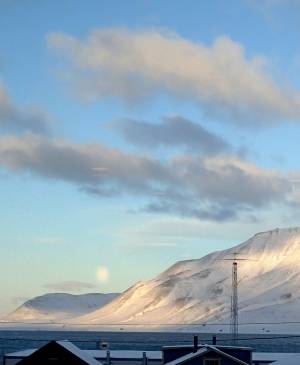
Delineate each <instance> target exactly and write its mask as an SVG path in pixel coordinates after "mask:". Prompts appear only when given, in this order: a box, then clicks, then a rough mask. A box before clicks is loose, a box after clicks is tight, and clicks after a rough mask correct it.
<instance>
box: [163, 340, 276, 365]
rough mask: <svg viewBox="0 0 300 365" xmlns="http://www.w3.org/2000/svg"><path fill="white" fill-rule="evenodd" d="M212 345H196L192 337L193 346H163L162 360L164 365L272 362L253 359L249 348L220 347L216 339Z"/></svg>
mask: <svg viewBox="0 0 300 365" xmlns="http://www.w3.org/2000/svg"><path fill="white" fill-rule="evenodd" d="M212 342H213V344H212V345H203V344H200V345H199V344H198V337H197V336H194V344H193V345H179V346H164V347H163V348H162V360H163V364H164V365H236V364H240V365H263V364H264V365H266V364H270V363H273V362H274V360H268V359H266V358H265V359H263V360H260V359H259V358H256V359H255V360H254V359H253V356H252V354H253V350H252V348H251V347H242V346H220V345H217V340H216V337H215V336H214V337H213V341H212Z"/></svg>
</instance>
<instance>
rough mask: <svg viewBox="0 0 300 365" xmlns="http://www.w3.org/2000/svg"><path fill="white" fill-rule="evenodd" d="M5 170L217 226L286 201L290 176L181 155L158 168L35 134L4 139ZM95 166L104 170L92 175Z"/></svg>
mask: <svg viewBox="0 0 300 365" xmlns="http://www.w3.org/2000/svg"><path fill="white" fill-rule="evenodd" d="M0 166H2V167H5V168H6V169H8V170H10V171H13V172H15V173H22V174H23V173H26V172H27V173H30V174H34V175H38V176H40V177H43V178H48V179H56V180H63V181H67V182H70V183H72V184H74V185H75V186H77V187H78V188H79V189H80V190H83V191H85V192H87V193H90V194H94V195H96V196H102V197H103V196H116V195H121V194H130V195H132V196H135V197H137V196H140V197H143V198H146V199H147V201H148V203H147V205H146V207H145V210H147V211H149V212H156V213H168V214H175V215H180V216H187V217H197V218H199V219H206V220H216V221H224V220H229V219H233V218H238V217H241V216H244V215H246V216H249V217H250V216H251V214H252V213H253V211H256V210H257V209H261V208H265V207H268V206H269V205H270V204H271V203H276V202H286V201H287V197H288V196H289V194H290V193H291V189H292V184H291V183H290V181H289V180H288V178H287V177H286V175H285V174H281V173H280V172H277V171H272V170H269V169H265V168H260V167H259V166H257V165H255V164H254V163H251V162H249V161H247V160H245V159H242V158H240V157H237V156H233V155H216V156H205V155H204V156H202V155H190V154H183V155H178V156H175V157H172V158H171V159H169V160H167V161H165V162H161V161H159V160H157V159H154V158H151V157H144V156H140V155H137V154H133V153H126V152H123V151H121V150H118V149H112V148H109V147H106V146H104V145H101V144H79V143H72V142H69V141H66V140H57V139H47V138H44V137H41V136H34V135H27V136H24V137H23V138H18V137H15V136H14V137H2V138H0ZM95 167H99V168H100V167H101V168H102V167H105V169H104V170H103V171H102V170H101V169H100V171H98V173H97V174H95V170H94V168H95ZM140 208H141V207H139V209H140Z"/></svg>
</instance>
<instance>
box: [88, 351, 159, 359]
mask: <svg viewBox="0 0 300 365" xmlns="http://www.w3.org/2000/svg"><path fill="white" fill-rule="evenodd" d="M84 351H86V352H88V353H89V354H90V355H91V356H93V357H94V358H105V357H106V356H107V350H84ZM144 352H145V353H146V356H147V358H148V360H162V352H161V351H135V350H109V353H110V358H111V359H132V360H135V359H136V360H140V359H142V358H143V353H144Z"/></svg>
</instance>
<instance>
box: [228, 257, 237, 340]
mask: <svg viewBox="0 0 300 365" xmlns="http://www.w3.org/2000/svg"><path fill="white" fill-rule="evenodd" d="M236 255H237V254H236V253H234V258H233V262H232V293H231V317H230V333H231V334H232V336H233V342H234V344H236V343H237V339H238V335H239V307H238V276H237V274H238V273H237V270H238V266H237V265H238V264H237V261H236V260H237V259H236Z"/></svg>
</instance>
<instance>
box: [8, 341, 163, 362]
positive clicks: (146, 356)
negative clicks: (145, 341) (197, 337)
mask: <svg viewBox="0 0 300 365" xmlns="http://www.w3.org/2000/svg"><path fill="white" fill-rule="evenodd" d="M57 342H61V341H57ZM62 342H64V343H65V342H66V341H62ZM36 351H38V349H27V350H22V351H17V352H12V353H9V354H6V355H4V358H3V364H4V365H16V364H20V362H21V360H22V359H25V358H27V357H29V356H31V355H32V354H33V353H34V352H36ZM80 351H81V352H82V353H83V354H87V355H89V356H90V357H92V358H94V359H95V360H97V361H98V365H99V363H100V364H103V365H142V364H147V365H162V352H161V351H137V350H110V351H107V350H80Z"/></svg>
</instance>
